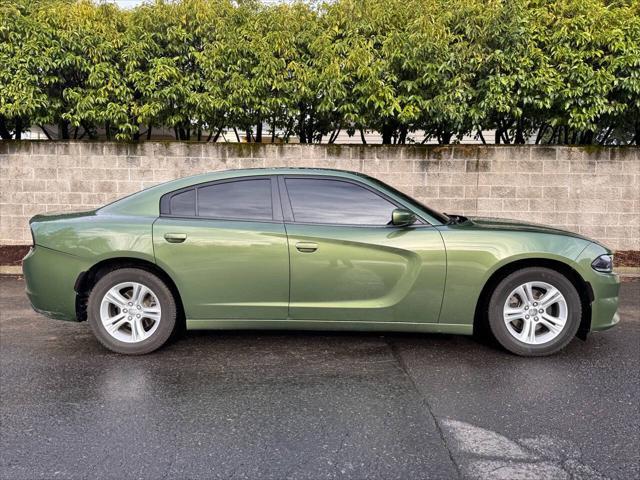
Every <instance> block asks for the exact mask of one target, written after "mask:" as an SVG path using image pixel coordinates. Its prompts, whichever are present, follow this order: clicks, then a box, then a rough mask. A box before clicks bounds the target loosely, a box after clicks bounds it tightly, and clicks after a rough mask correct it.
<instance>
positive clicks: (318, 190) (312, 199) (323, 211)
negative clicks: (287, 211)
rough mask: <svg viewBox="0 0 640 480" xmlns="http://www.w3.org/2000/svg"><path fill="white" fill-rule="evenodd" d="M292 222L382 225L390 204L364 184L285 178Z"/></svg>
mask: <svg viewBox="0 0 640 480" xmlns="http://www.w3.org/2000/svg"><path fill="white" fill-rule="evenodd" d="M286 183H287V191H288V192H289V198H290V199H291V208H292V209H293V218H294V220H295V221H296V222H308V223H333V224H351V225H386V224H387V223H389V222H390V221H391V212H393V210H394V209H395V208H396V207H395V205H394V204H392V203H391V202H389V201H387V200H385V199H384V198H382V197H380V196H379V195H377V194H375V193H373V192H372V191H371V190H368V189H366V188H364V187H361V186H358V185H355V184H353V183H349V182H341V181H339V180H321V179H311V178H299V179H298V178H295V179H294V178H288V179H287V180H286Z"/></svg>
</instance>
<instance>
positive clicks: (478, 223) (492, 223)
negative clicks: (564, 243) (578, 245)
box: [461, 217, 597, 243]
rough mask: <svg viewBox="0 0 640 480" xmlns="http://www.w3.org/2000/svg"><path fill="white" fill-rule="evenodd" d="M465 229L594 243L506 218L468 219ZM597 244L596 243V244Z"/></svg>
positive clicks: (544, 226)
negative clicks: (538, 235)
mask: <svg viewBox="0 0 640 480" xmlns="http://www.w3.org/2000/svg"><path fill="white" fill-rule="evenodd" d="M461 225H464V226H465V227H467V228H473V229H478V230H508V231H512V232H532V233H549V234H553V235H565V236H569V237H574V238H581V239H583V240H587V241H589V242H595V240H593V239H592V238H588V237H585V236H584V235H580V234H578V233H574V232H570V231H568V230H562V229H560V228H554V227H549V226H547V225H540V224H537V223H527V222H521V221H519V220H510V219H506V218H486V217H468V218H467V219H466V222H463V223H462V224H461ZM596 243H597V242H596Z"/></svg>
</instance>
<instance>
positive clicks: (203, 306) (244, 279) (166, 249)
mask: <svg viewBox="0 0 640 480" xmlns="http://www.w3.org/2000/svg"><path fill="white" fill-rule="evenodd" d="M153 243H154V250H155V255H156V261H157V262H158V264H159V265H160V266H161V267H162V268H164V269H165V270H166V271H167V272H168V273H169V274H170V275H171V276H172V278H173V279H174V281H175V282H176V285H177V287H178V290H179V292H180V295H181V298H182V301H183V304H184V308H185V313H186V316H187V318H188V319H190V320H195V319H286V318H287V308H288V302H289V253H288V246H287V236H286V233H285V228H284V225H283V223H282V210H281V208H280V204H279V198H278V196H277V185H276V180H275V179H274V178H273V177H270V176H255V177H242V178H235V179H227V180H222V181H218V182H212V183H207V184H202V185H197V186H194V187H189V188H185V189H181V190H179V191H176V192H172V193H170V194H167V195H165V196H164V197H163V198H162V201H161V216H160V218H159V219H158V220H156V222H155V223H154V226H153Z"/></svg>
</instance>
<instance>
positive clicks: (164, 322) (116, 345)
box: [87, 268, 176, 355]
mask: <svg viewBox="0 0 640 480" xmlns="http://www.w3.org/2000/svg"><path fill="white" fill-rule="evenodd" d="M124 282H137V283H140V284H142V285H145V286H146V287H148V288H150V289H151V290H152V291H153V293H154V294H155V295H156V297H157V299H158V302H159V303H160V308H161V314H160V324H159V325H158V328H157V329H156V331H155V332H154V333H153V334H152V335H151V336H150V337H149V338H147V339H145V340H143V341H141V342H138V343H127V342H122V341H120V340H117V339H116V338H114V337H112V336H111V335H110V334H109V333H108V332H107V331H106V329H105V328H104V326H103V325H102V321H101V319H100V305H101V303H102V299H103V298H104V296H105V295H106V293H107V292H108V291H109V290H110V289H111V288H113V287H114V286H115V285H117V284H119V283H124ZM87 319H88V321H89V325H90V327H91V330H92V331H93V334H94V335H95V336H96V338H97V339H98V341H100V343H102V344H103V345H104V346H105V347H107V348H108V349H110V350H112V351H114V352H117V353H123V354H128V355H142V354H145V353H149V352H152V351H154V350H156V349H158V348H160V347H161V346H162V345H163V344H164V343H165V342H166V341H167V340H168V339H169V337H170V336H171V334H172V332H173V330H174V328H175V324H176V305H175V299H174V298H173V294H172V293H171V291H170V290H169V288H167V286H166V285H165V283H164V282H163V281H162V280H160V279H159V278H158V277H157V276H155V275H154V274H153V273H151V272H148V271H146V270H141V269H138V268H122V269H118V270H113V271H111V272H109V273H107V274H106V275H104V276H103V277H102V278H100V280H98V282H97V283H96V284H95V286H94V287H93V289H92V290H91V293H90V294H89V299H88V302H87Z"/></svg>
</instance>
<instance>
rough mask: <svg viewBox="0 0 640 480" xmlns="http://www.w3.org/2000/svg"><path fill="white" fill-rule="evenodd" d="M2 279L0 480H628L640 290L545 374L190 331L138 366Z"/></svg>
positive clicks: (520, 367) (445, 349)
mask: <svg viewBox="0 0 640 480" xmlns="http://www.w3.org/2000/svg"><path fill="white" fill-rule="evenodd" d="M23 290H24V284H23V282H22V280H20V279H18V278H12V277H4V278H0V292H1V294H0V315H1V318H0V400H1V402H0V478H1V479H39V478H42V479H44V478H46V479H52V478H74V479H76V478H78V479H85V478H86V479H101V478H113V479H130V478H131V479H138V478H140V479H147V478H148V479H161V478H167V479H168V478H216V479H217V478H220V479H245V478H246V479H249V478H251V479H253V478H255V479H289V478H291V479H322V478H329V479H330V478H353V479H377V478H380V479H391V478H394V479H395V478H397V479H420V478H434V479H448V478H470V479H471V478H478V479H489V478H496V479H519V478H535V479H539V478H549V479H562V478H567V479H570V478H578V479H582V478H584V479H600V478H618V479H631V478H638V477H639V476H640V467H639V463H640V458H639V456H640V453H639V452H640V439H639V435H640V412H639V404H638V400H639V398H640V396H639V393H640V382H639V380H640V378H639V377H640V282H634V283H626V284H623V287H622V305H621V309H620V313H621V317H622V321H621V323H620V325H619V326H618V327H617V328H615V329H612V330H609V331H607V332H602V333H598V334H593V335H591V336H590V337H589V339H588V341H587V342H582V341H581V340H577V339H576V340H574V341H573V342H572V343H571V344H570V345H569V347H568V348H566V349H565V350H564V351H562V352H561V353H559V354H557V355H555V356H553V357H546V358H519V357H516V356H513V355H510V354H508V353H506V352H504V351H502V350H500V349H498V348H496V347H495V346H492V345H489V344H487V343H486V342H481V341H478V340H475V339H473V338H470V337H461V336H451V335H435V334H434V335H426V334H411V335H410V334H406V335H405V334H402V335H401V334H385V335H379V334H345V333H340V334H325V333H322V334H319V333H299V332H293V333H291V332H288V333H283V332H266V333H265V332H187V333H186V334H185V335H184V336H183V337H182V338H180V339H178V340H177V341H175V342H173V343H171V344H170V345H168V346H167V347H165V348H163V349H161V350H160V351H158V352H156V353H154V354H151V355H147V356H143V357H125V356H120V355H116V354H112V353H109V352H108V351H106V350H105V349H104V348H102V347H101V346H100V345H99V344H98V342H97V341H96V340H94V339H93V337H92V335H91V333H90V331H89V328H88V326H87V325H86V323H80V324H78V323H66V322H61V321H55V320H49V319H47V318H45V317H43V316H40V315H38V314H36V313H35V312H33V311H32V310H31V308H30V307H29V305H28V302H27V299H26V297H25V295H24V293H23Z"/></svg>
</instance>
